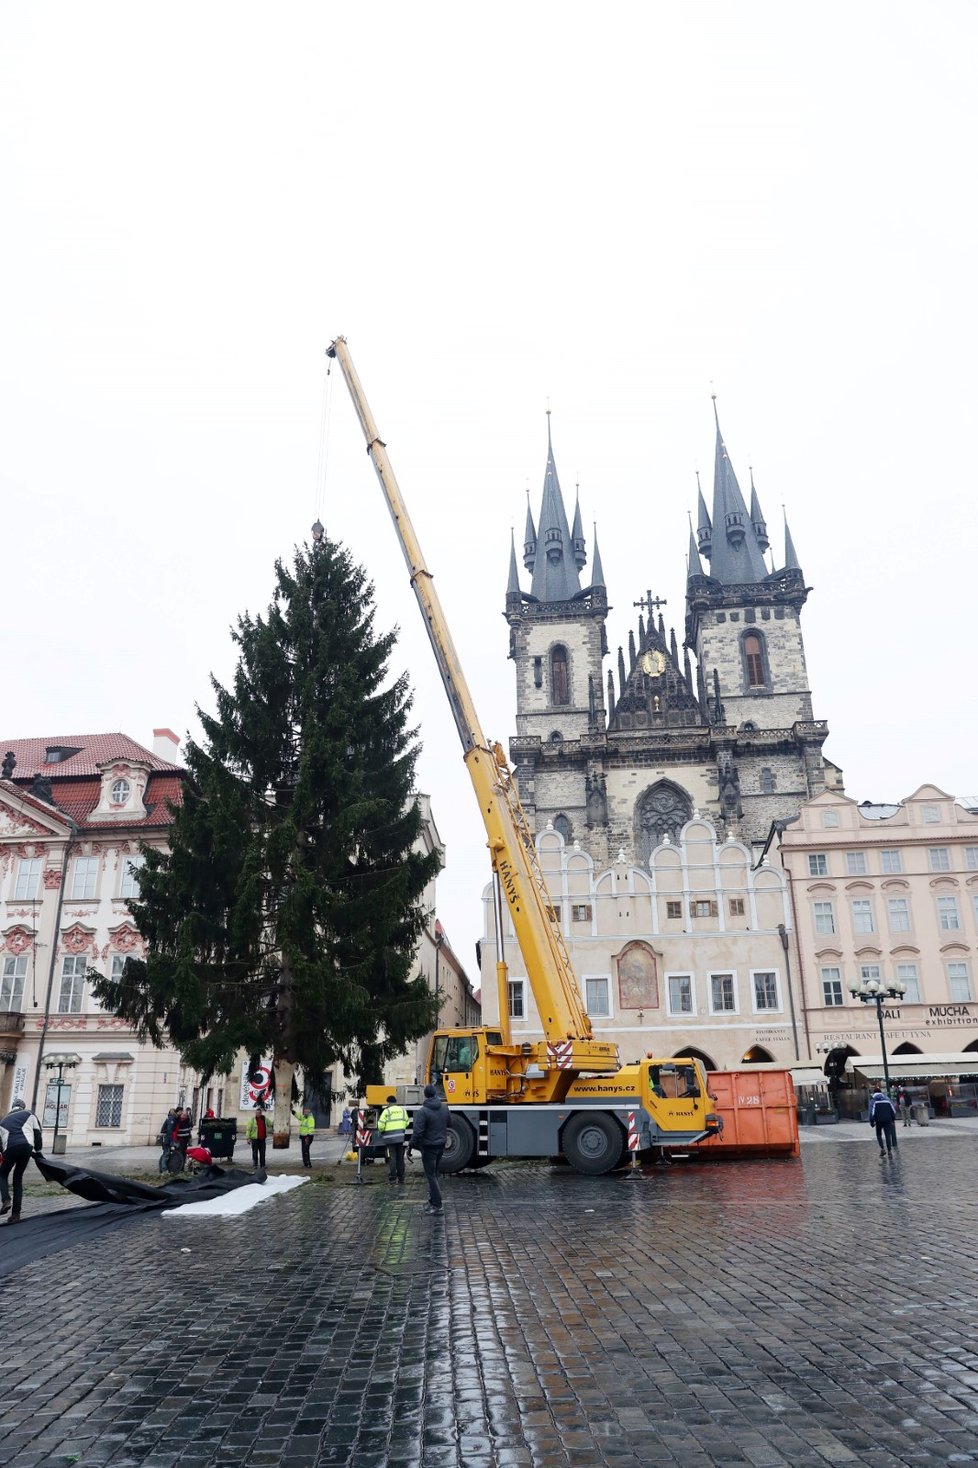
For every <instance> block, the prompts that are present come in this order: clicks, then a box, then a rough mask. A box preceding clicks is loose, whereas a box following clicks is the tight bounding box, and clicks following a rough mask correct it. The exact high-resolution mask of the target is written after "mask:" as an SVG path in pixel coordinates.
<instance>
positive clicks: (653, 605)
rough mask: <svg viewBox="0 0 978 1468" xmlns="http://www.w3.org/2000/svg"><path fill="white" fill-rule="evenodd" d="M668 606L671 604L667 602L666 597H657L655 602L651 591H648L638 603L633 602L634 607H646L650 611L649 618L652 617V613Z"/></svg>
mask: <svg viewBox="0 0 978 1468" xmlns="http://www.w3.org/2000/svg"><path fill="white" fill-rule="evenodd" d="M668 605H669V603H668V602H667V601H666V598H665V597H664V596H657V597H656V598H655V600H654V601H653V599H652V593H651V591H647V592H646V593H645V595H644V596H643V597H640V598H639V600H638V601H633V602H632V606H633V607H646V608H647V609H648V612H649V616H651V615H652V613H653V612H654V611H656V610H657V609H658V608H659V607H665V606H668Z"/></svg>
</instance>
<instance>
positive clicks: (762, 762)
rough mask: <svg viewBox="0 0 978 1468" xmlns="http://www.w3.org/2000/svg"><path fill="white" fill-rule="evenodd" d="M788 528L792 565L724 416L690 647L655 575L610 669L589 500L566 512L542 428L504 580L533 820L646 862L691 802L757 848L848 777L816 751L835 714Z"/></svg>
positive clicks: (723, 832)
mask: <svg viewBox="0 0 978 1468" xmlns="http://www.w3.org/2000/svg"><path fill="white" fill-rule="evenodd" d="M714 413H716V404H715V402H714ZM784 540H785V544H784V559H783V562H782V564H781V566H780V567H779V568H775V566H774V565H773V564H771V565H770V566H769V565H768V563H767V562H766V561H765V553H767V552H769V546H770V542H769V539H768V534H767V528H766V525H765V521H764V516H763V514H762V512H761V506H760V502H759V499H758V494H757V491H756V489H755V488H754V482H753V473H751V493H750V510H749V511H748V508H747V505H746V503H745V500H744V496H743V494H742V492H741V489H740V485H739V484H738V482H737V476H736V474H735V472H734V468H733V465H732V463H731V461H730V457H729V455H728V453H727V448H726V445H725V444H724V441H723V436H722V434H721V432H720V424H719V418H717V424H716V461H715V468H714V482H713V513H712V516H711V515H710V513H709V512H708V510H707V506H706V503H705V501H704V498H703V494H702V492H700V495H699V506H698V524H697V529H696V534H695V537H694V535H693V532H692V529H691V530H690V538H689V553H688V571H687V581H686V618H685V635H684V638H683V644H682V647H681V648H680V645H679V642H678V640H677V637H676V633H675V630H672V631H670V632H669V633H668V634H667V632H666V627H665V622H664V620H663V617H662V613H661V610H659V608H660V606H661V605H663V603H660V602H658V601H657V600H656V599H653V597H652V594H651V592H649V593H646V595H645V596H644V597H642V598H641V600H640V601H639V602H637V603H635V604H636V605H637V606H638V607H640V608H641V611H640V615H639V617H638V624H637V628H636V629H634V630H632V631H630V632H629V636H628V649H627V652H626V651H625V650H624V649H623V648H619V649H618V653H617V660H616V664H617V665H616V667H613V668H608V669H607V671H605V667H604V660H605V658H606V657H607V656H608V652H609V649H608V642H607V634H606V622H607V617H608V612H609V604H608V589H607V587H606V585H605V581H604V574H603V571H602V566H601V556H600V552H599V550H598V546H597V539H596V537H595V544H594V552H593V557H592V562H591V577H590V584H588V585H582V573H583V571H584V568H585V566H586V564H587V549H586V544H585V538H584V534H583V531H582V525H581V512H580V505H579V503H578V504H577V506H576V507H575V513H574V523H573V528H572V529H571V528H570V527H569V525H568V519H567V513H566V509H565V505H564V499H563V495H562V493H561V488H560V482H559V480H558V477H557V467H556V463H555V461H554V453H553V446H552V441H551V438H550V433H549V427H548V445H547V467H546V473H545V476H544V485H543V498H542V503H541V506H540V514H539V519H538V522H537V524H536V525H534V522H533V516H532V513H531V510H530V507H529V505H528V506H527V516H526V533H525V537H524V545H523V564H524V566H525V567H526V569H527V571H528V572H529V573H530V575H531V578H532V579H531V584H530V589H529V591H528V592H526V591H523V590H522V588H521V586H520V579H519V571H518V567H517V559H516V547H515V544H514V545H513V547H512V550H511V556H510V571H509V583H508V587H507V592H506V619H507V621H508V623H509V627H510V646H509V654H510V657H511V658H512V659H513V660H514V662H515V664H516V679H517V720H516V723H517V732H516V736H515V738H513V739H512V740H511V741H510V757H511V760H512V762H513V764H514V766H515V767H516V771H517V780H518V786H519V791H520V797H521V799H522V801H523V804H524V807H525V809H526V813H527V818H528V821H529V824H530V827H531V829H532V830H534V831H536V832H542V831H544V830H546V829H547V828H548V826H552V827H553V829H554V830H556V831H558V832H559V833H560V834H561V835H562V837H563V838H564V841H565V843H566V845H567V846H568V847H571V846H573V845H575V844H577V845H578V846H579V848H580V849H582V850H583V851H585V852H586V853H587V854H588V855H589V856H590V858H591V859H592V861H593V862H594V863H595V864H596V866H597V867H604V866H607V865H609V864H610V863H611V862H613V861H615V860H616V859H620V857H621V856H622V855H624V859H625V860H626V861H627V862H628V863H629V864H632V863H634V864H635V865H637V866H640V867H644V866H647V863H648V861H649V857H650V855H651V853H652V851H653V850H654V849H655V847H656V846H658V845H660V844H661V843H663V842H665V843H669V842H676V841H678V839H679V837H680V833H681V831H682V828H683V826H684V825H685V824H686V822H688V821H689V820H690V819H691V818H692V817H693V814H694V812H696V813H697V814H699V815H702V816H705V817H707V818H708V819H709V821H710V822H711V823H712V825H713V827H714V828H715V830H716V832H717V835H718V837H719V839H720V840H721V841H722V840H724V839H726V838H728V837H732V838H733V839H736V840H737V841H739V842H742V843H743V844H744V845H745V846H746V847H747V848H748V849H749V850H753V851H754V852H755V853H756V852H759V851H760V848H761V847H762V845H763V843H764V841H765V839H766V837H767V835H768V833H769V831H770V828H771V822H772V821H774V820H785V819H790V818H791V817H793V816H795V815H797V813H798V809H799V807H800V806H801V804H802V802H803V801H805V800H808V799H811V798H812V797H813V796H815V795H818V794H819V793H820V792H821V791H822V790H824V789H825V788H826V784H828V785H829V786H834V785H835V784H836V777H837V776H838V773H839V772H838V771H837V770H836V769H835V767H834V766H832V765H831V764H829V763H827V762H826V761H825V760H824V758H823V755H822V745H823V743H824V741H825V739H826V736H827V733H828V729H827V725H826V724H825V722H824V721H822V720H818V719H815V718H813V716H812V700H811V693H810V690H809V686H808V674H807V671H806V667H805V652H804V645H803V641H802V632H801V610H802V607H803V606H804V605H805V601H806V598H807V596H808V588H807V587H806V585H805V579H804V576H803V575H802V571H801V567H800V566H799V564H798V559H797V556H796V554H795V550H794V546H793V544H792V541H791V535H790V533H789V531H788V528H787V525H786V526H785V537H784ZM704 562H705V563H706V568H705V567H704ZM772 562H773V553H772ZM657 612H658V615H656V613H657Z"/></svg>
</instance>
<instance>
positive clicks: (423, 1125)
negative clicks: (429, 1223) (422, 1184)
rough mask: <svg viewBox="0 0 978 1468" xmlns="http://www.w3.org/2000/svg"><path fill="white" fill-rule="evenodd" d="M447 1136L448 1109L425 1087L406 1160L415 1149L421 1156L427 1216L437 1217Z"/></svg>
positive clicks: (415, 1117) (434, 1091) (432, 1088)
mask: <svg viewBox="0 0 978 1468" xmlns="http://www.w3.org/2000/svg"><path fill="white" fill-rule="evenodd" d="M447 1135H448V1107H447V1106H446V1105H445V1103H444V1101H439V1099H438V1092H437V1091H436V1090H435V1088H434V1086H425V1088H424V1105H423V1106H422V1107H421V1109H420V1110H419V1111H416V1112H415V1113H414V1125H413V1129H412V1132H411V1145H410V1147H409V1148H408V1156H409V1157H410V1155H411V1153H412V1152H413V1151H414V1149H415V1147H417V1148H418V1150H419V1151H420V1153H421V1165H422V1167H423V1168H424V1175H425V1178H426V1179H427V1182H428V1212H429V1213H441V1211H442V1206H441V1188H440V1187H439V1186H438V1168H439V1165H440V1163H441V1159H442V1153H443V1152H444V1150H445V1138H446V1136H447Z"/></svg>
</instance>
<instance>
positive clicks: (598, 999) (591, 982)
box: [584, 978, 611, 1016]
mask: <svg viewBox="0 0 978 1468" xmlns="http://www.w3.org/2000/svg"><path fill="white" fill-rule="evenodd" d="M610 989H611V986H610V984H609V983H608V980H607V979H606V978H596V979H585V980H584V993H585V996H586V1001H587V1012H588V1014H592V1015H598V1016H602V1015H603V1016H607V1015H609V1014H610V1013H611V994H610Z"/></svg>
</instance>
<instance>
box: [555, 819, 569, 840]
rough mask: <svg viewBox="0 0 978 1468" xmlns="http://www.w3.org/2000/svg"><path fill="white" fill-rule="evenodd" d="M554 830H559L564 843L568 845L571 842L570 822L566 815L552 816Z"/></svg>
mask: <svg viewBox="0 0 978 1468" xmlns="http://www.w3.org/2000/svg"><path fill="white" fill-rule="evenodd" d="M554 830H555V831H559V832H560V834H561V835H562V836H563V838H564V841H565V843H566V844H567V845H568V846H569V845H570V843H571V823H570V821H569V820H568V819H567V817H566V816H563V815H561V816H554Z"/></svg>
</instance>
